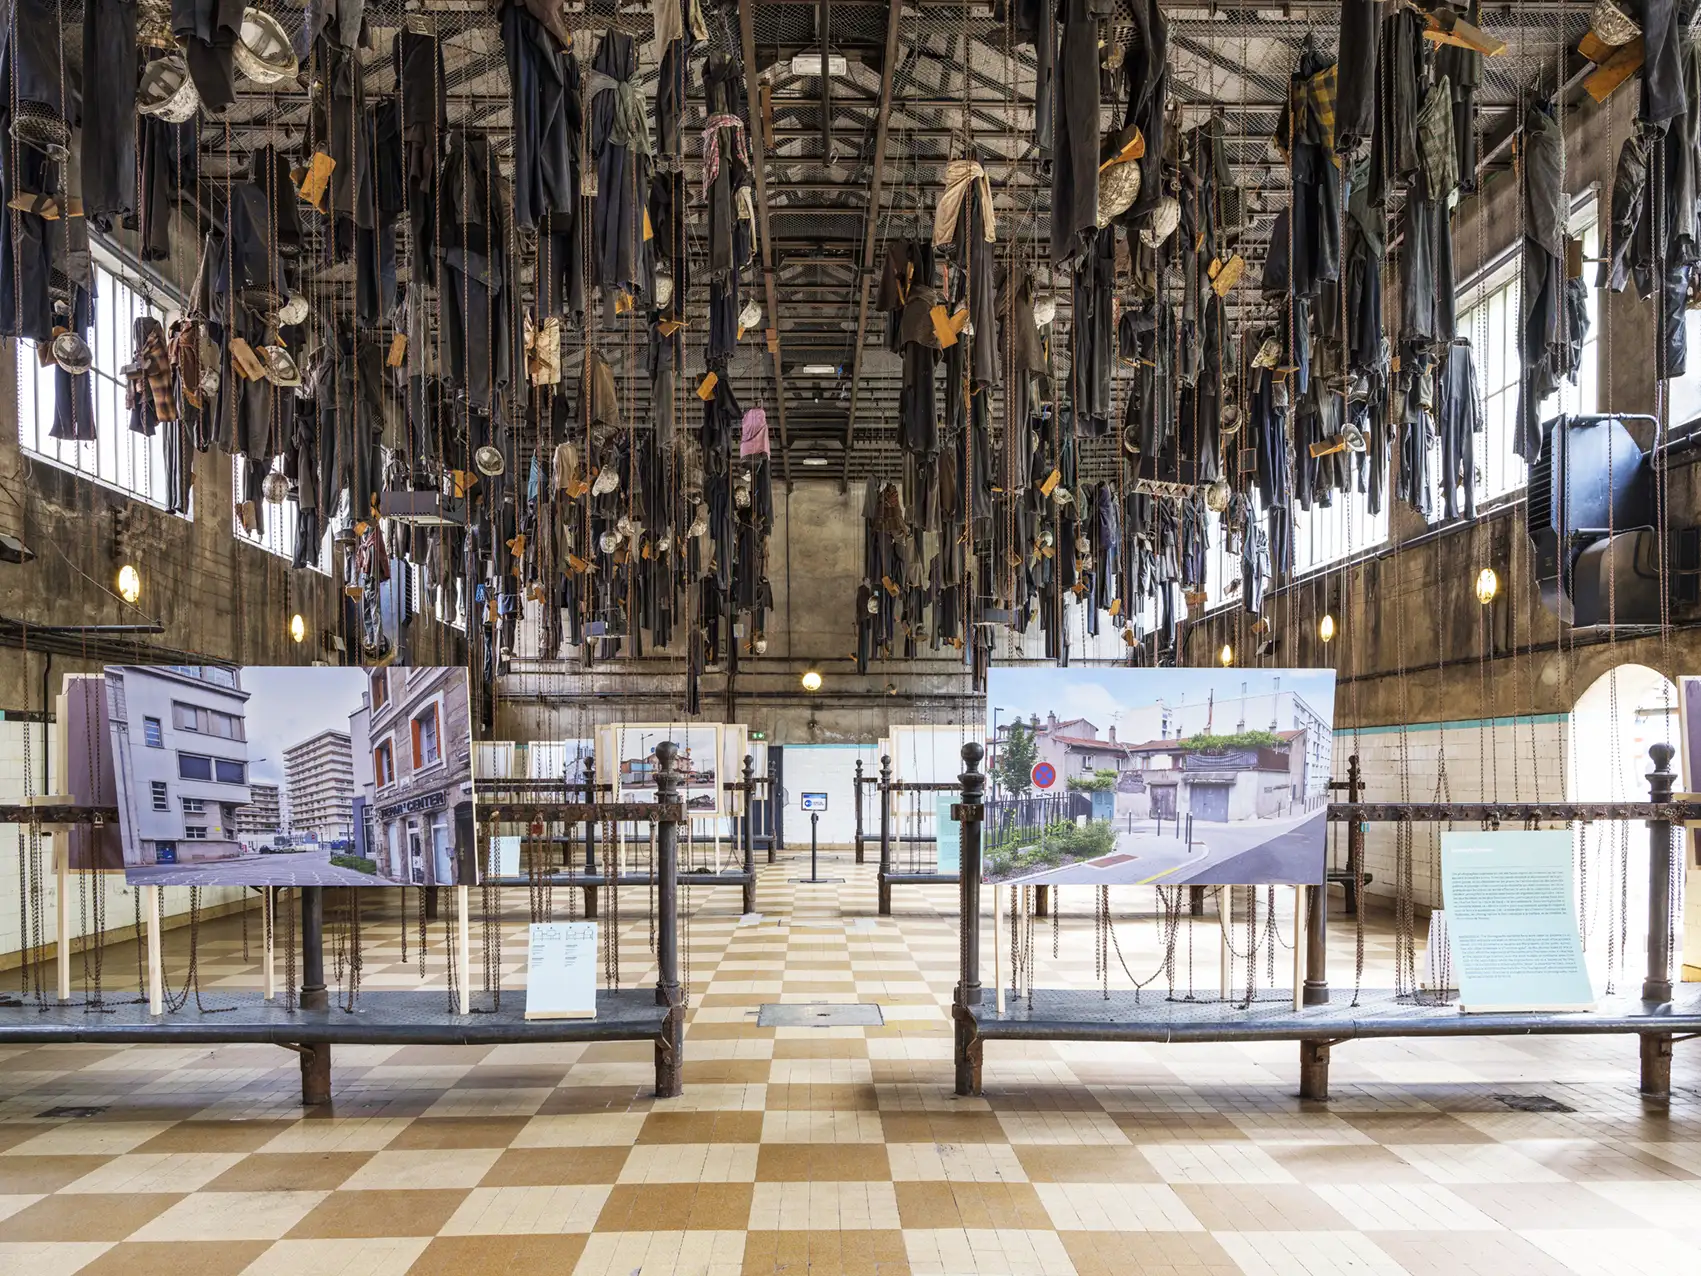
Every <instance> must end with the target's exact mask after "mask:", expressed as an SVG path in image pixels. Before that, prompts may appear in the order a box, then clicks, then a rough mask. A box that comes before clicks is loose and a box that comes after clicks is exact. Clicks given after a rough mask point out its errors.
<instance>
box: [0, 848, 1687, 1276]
mask: <svg viewBox="0 0 1701 1276" xmlns="http://www.w3.org/2000/svg"><path fill="white" fill-rule="evenodd" d="M829 863H830V865H831V871H832V874H833V875H835V876H843V877H846V878H848V879H849V881H848V882H847V883H846V884H845V885H844V886H834V887H809V886H805V885H794V884H792V883H790V882H788V881H787V878H788V877H792V876H797V875H798V866H797V865H796V864H795V863H785V862H782V863H780V864H777V865H773V866H771V867H766V868H764V870H763V873H762V880H761V884H760V889H759V904H760V907H761V909H762V914H761V916H760V917H759V918H741V917H739V916H738V915H737V913H736V909H737V905H738V897H737V893H736V891H735V890H733V889H718V890H713V891H711V890H707V889H703V888H698V889H695V890H693V891H691V892H690V893H689V904H690V907H691V919H690V926H689V933H688V935H687V937H686V945H685V948H686V956H687V958H688V967H689V969H688V977H689V982H690V992H691V1005H692V1012H691V1022H690V1028H689V1034H688V1039H687V1057H688V1061H687V1063H686V1091H685V1095H684V1097H683V1098H680V1099H677V1100H667V1101H658V1100H656V1099H654V1098H652V1097H651V1096H650V1094H649V1092H648V1090H649V1086H650V1084H651V1082H652V1064H651V1055H650V1047H649V1046H648V1045H645V1044H624V1043H611V1044H595V1045H555V1044H514V1045H502V1046H492V1047H467V1048H460V1047H440V1046H366V1047H347V1048H342V1047H339V1048H338V1049H337V1050H336V1052H335V1056H334V1085H335V1103H334V1105H333V1106H332V1107H331V1108H329V1109H327V1110H323V1111H306V1112H304V1111H303V1110H302V1109H301V1108H300V1107H299V1105H298V1104H299V1088H298V1070H297V1068H296V1065H295V1059H294V1056H292V1055H290V1054H288V1053H286V1052H284V1051H282V1050H278V1049H276V1048H273V1047H267V1046H249V1045H236V1046H219V1047H182V1046H172V1047H141V1046H137V1047H112V1046H97V1045H90V1046H51V1047H49V1046H43V1047H33V1048H25V1047H16V1048H7V1049H0V1272H4V1273H11V1272H17V1273H29V1274H31V1276H37V1274H39V1276H62V1274H69V1273H72V1272H78V1273H84V1274H86V1276H119V1274H121V1273H122V1274H127V1276H133V1274H137V1273H155V1272H158V1273H169V1276H235V1274H237V1273H247V1274H248V1276H270V1274H273V1273H276V1274H278V1276H333V1274H334V1276H402V1274H403V1273H409V1274H411V1276H476V1274H478V1273H486V1272H489V1273H501V1274H502V1276H517V1274H519V1273H528V1272H534V1271H535V1272H551V1273H563V1274H565V1273H576V1274H579V1276H631V1274H632V1273H645V1274H649V1273H658V1274H659V1273H670V1274H671V1273H714V1274H716V1276H719V1274H722V1273H725V1274H727V1276H731V1274H733V1273H787V1274H788V1276H826V1274H829V1273H866V1274H869V1276H899V1274H900V1273H913V1274H915V1276H922V1274H924V1273H925V1274H938V1276H956V1274H967V1273H1038V1274H1043V1276H1068V1274H1069V1273H1077V1274H1079V1276H1124V1274H1125V1273H1131V1272H1133V1273H1154V1274H1157V1273H1161V1274H1162V1276H1214V1274H1216V1273H1222V1274H1224V1276H1227V1274H1229V1273H1246V1274H1249V1276H1251V1274H1257V1276H1265V1274H1269V1276H1276V1274H1281V1276H1289V1274H1293V1276H1300V1274H1303V1276H1332V1274H1334V1273H1354V1274H1365V1276H1369V1274H1380V1273H1410V1274H1412V1276H1455V1274H1467V1276H1474V1274H1482V1276H1561V1274H1564V1273H1578V1274H1587V1276H1595V1274H1596V1273H1643V1272H1647V1273H1655V1272H1657V1273H1660V1274H1661V1276H1669V1273H1673V1272H1685V1271H1688V1272H1694V1271H1701V1151H1697V1149H1698V1148H1701V1046H1685V1045H1679V1046H1678V1047H1677V1068H1676V1086H1677V1091H1678V1092H1677V1094H1676V1096H1675V1098H1674V1102H1673V1105H1672V1108H1671V1111H1670V1113H1669V1115H1668V1114H1662V1113H1657V1112H1653V1111H1650V1110H1645V1109H1644V1108H1643V1106H1642V1104H1641V1102H1640V1100H1639V1099H1638V1097H1637V1095H1636V1091H1635V1078H1636V1047H1635V1043H1634V1041H1633V1040H1631V1039H1628V1038H1625V1039H1615V1038H1598V1039H1596V1038H1586V1037H1575V1038H1546V1039H1539V1038H1538V1039H1524V1040H1516V1039H1471V1040H1454V1041H1447V1040H1414V1041H1375V1042H1363V1043H1349V1044H1347V1045H1344V1046H1342V1047H1340V1048H1338V1049H1337V1051H1336V1053H1335V1062H1334V1075H1333V1083H1334V1097H1333V1099H1332V1100H1331V1101H1330V1102H1329V1103H1327V1104H1321V1103H1303V1102H1301V1101H1299V1100H1298V1099H1296V1098H1295V1097H1294V1090H1295V1081H1296V1073H1297V1050H1296V1048H1295V1047H1294V1046H1293V1045H1292V1044H1291V1043H1274V1044H1271V1043H1248V1044H1244V1045H1234V1044H1224V1045H1188V1046H1167V1047H1166V1046H1141V1045H1120V1046H1106V1045H1094V1044H1087V1043H1069V1042H1060V1043H1034V1044H1017V1043H1007V1042H992V1043H989V1044H988V1046H987V1048H986V1084H987V1094H986V1097H984V1098H979V1099H956V1098H954V1097H952V1095H951V1089H950V1087H951V1063H950V1057H951V1050H950V1047H951V1042H950V1028H949V1019H948V1017H947V1007H948V1005H949V1000H950V991H951V985H952V982H953V980H954V979H955V977H956V961H957V934H956V924H955V892H954V890H953V889H951V888H939V887H929V888H919V889H918V888H907V889H903V890H900V891H899V892H898V895H897V913H898V916H897V917H894V918H892V919H884V918H877V917H875V916H874V882H873V876H872V867H871V866H867V867H862V868H858V867H856V866H854V865H852V864H850V863H849V862H848V857H839V858H837V859H833V860H830V861H829ZM554 903H555V907H556V910H557V913H558V914H564V913H565V911H566V908H567V897H566V893H565V892H564V891H558V892H556V895H555V900H554ZM1064 904H1065V906H1066V909H1067V910H1069V911H1067V912H1066V915H1065V917H1064V918H1063V921H1062V923H1061V926H1060V932H1059V935H1058V940H1057V951H1058V954H1059V955H1058V957H1056V958H1053V957H1051V955H1050V954H1051V951H1052V937H1051V935H1050V934H1049V933H1048V932H1049V930H1050V926H1049V924H1048V923H1043V922H1042V923H1037V924H1036V931H1035V939H1034V952H1035V954H1036V959H1037V963H1038V969H1039V972H1040V973H1039V981H1040V982H1041V983H1042V984H1045V985H1053V986H1056V985H1065V986H1067V985H1077V986H1088V987H1090V986H1093V984H1094V982H1095V979H1094V971H1093V961H1092V951H1093V944H1092V938H1093V937H1092V925H1091V918H1090V912H1089V909H1090V902H1089V900H1088V899H1086V898H1085V897H1084V895H1083V897H1082V898H1081V899H1079V900H1071V899H1070V898H1069V896H1068V894H1067V893H1065V897H1064ZM506 906H507V908H508V910H509V911H508V914H507V920H506V936H505V944H504V950H503V961H502V963H501V965H502V970H503V983H504V986H505V988H506V989H507V992H506V993H505V994H504V995H506V996H511V997H518V996H520V995H522V993H521V992H520V991H519V984H520V976H521V961H522V958H523V946H522V943H521V936H522V931H521V927H522V926H523V924H524V922H525V920H526V916H525V907H526V905H525V899H524V893H523V892H518V891H516V892H511V893H510V896H509V898H508V899H507V901H506ZM476 907H477V905H476V902H475V909H476ZM1076 908H1078V909H1079V912H1075V911H1074V910H1075V909H1076ZM621 920H622V962H621V965H622V979H623V982H625V983H627V984H642V983H644V982H646V981H647V980H650V979H653V977H654V972H653V963H652V959H651V955H650V951H649V931H648V923H647V919H646V916H645V912H644V900H643V899H642V897H641V895H640V894H639V893H638V892H636V891H632V892H628V893H626V894H625V895H624V897H623V902H622V919H621ZM412 926H413V922H412V919H411V918H410V919H409V921H408V927H409V930H410V935H409V941H408V942H409V950H408V952H407V955H406V958H405V960H404V956H403V947H402V934H401V918H400V917H399V915H397V914H395V913H393V912H392V913H390V914H388V915H378V916H373V915H371V913H370V909H369V915H368V916H367V918H366V919H365V927H364V945H363V948H364V970H363V984H364V987H366V988H369V989H370V988H393V987H415V986H418V983H419V979H420V975H419V967H418V964H417V963H418V955H417V951H416V945H415V944H414V942H413V939H412V935H411V931H412ZM1336 927H1337V929H1336V962H1335V964H1334V967H1333V968H1332V970H1331V978H1332V980H1333V982H1334V984H1335V987H1336V989H1337V995H1344V990H1346V989H1349V988H1350V987H1351V984H1352V978H1353V970H1352V945H1351V943H1350V942H1349V941H1348V939H1347V937H1348V936H1350V934H1351V932H1350V929H1348V928H1346V927H1345V926H1343V925H1342V924H1341V923H1339V922H1337V923H1336ZM474 930H475V934H474V939H475V956H474V973H475V978H478V970H479V963H478V956H477V951H476V944H477V940H478V923H477V921H476V919H475V922H474ZM1154 930H1155V928H1154V927H1153V926H1151V925H1133V924H1130V925H1128V926H1126V927H1125V928H1124V929H1123V932H1122V938H1123V945H1124V955H1125V956H1126V957H1127V958H1128V961H1129V964H1130V967H1131V968H1132V969H1134V970H1135V972H1136V973H1137V974H1142V976H1143V974H1144V973H1146V972H1149V971H1150V970H1151V969H1152V968H1153V966H1154V964H1155V962H1156V960H1157V954H1156V949H1155V941H1154V937H1153V932H1154ZM250 938H251V941H252V943H251V948H250V953H251V956H255V957H257V955H258V943H259V928H258V924H257V922H255V923H254V924H253V926H252V929H251V933H250ZM442 938H443V931H442V927H441V924H440V923H438V924H435V925H434V926H433V951H432V952H430V953H429V954H428V958H427V965H426V979H427V982H428V983H431V984H433V985H435V986H437V987H442V986H443V967H442V961H441V952H442V947H443V944H442ZM1194 940H1195V942H1194V945H1193V950H1192V970H1193V978H1194V982H1195V986H1196V987H1198V988H1199V989H1201V990H1205V989H1210V990H1214V989H1215V987H1216V983H1217V978H1218V973H1217V967H1216V960H1217V936H1216V931H1215V930H1214V928H1213V924H1212V923H1208V922H1207V923H1204V924H1201V926H1200V927H1199V929H1198V931H1197V934H1196V935H1195V936H1194ZM1366 949H1367V967H1368V972H1369V973H1368V974H1367V984H1373V983H1386V982H1388V980H1389V973H1388V972H1389V971H1390V970H1391V966H1392V957H1393V936H1392V934H1391V933H1390V932H1388V931H1387V930H1385V929H1383V928H1373V929H1372V930H1371V932H1370V934H1369V935H1368V937H1367V945H1366ZM167 951H168V963H169V965H170V969H171V970H172V972H173V978H177V977H180V975H181V972H182V970H183V969H184V966H185V964H186V958H187V952H186V936H185V935H184V934H183V933H182V932H176V933H173V934H172V935H171V936H169V942H168V944H167ZM1289 961H1291V956H1290V955H1289V954H1288V953H1287V952H1286V951H1285V950H1282V949H1278V951H1277V953H1276V958H1275V965H1276V970H1277V972H1278V973H1279V974H1280V973H1284V972H1285V971H1286V970H1287V969H1288V968H1289V967H1288V965H1287V963H1288V962H1289ZM1267 963H1268V958H1267V957H1265V956H1262V955H1261V957H1260V959H1259V960H1258V961H1257V963H1256V965H1257V967H1258V969H1259V971H1260V977H1261V978H1262V977H1263V975H1264V972H1265V971H1266V970H1267V969H1268V964H1267ZM134 964H135V963H134V956H133V953H132V952H130V951H129V949H128V947H127V946H114V947H113V948H111V949H110V951H109V953H108V957H107V963H106V981H107V984H108V986H109V990H110V987H111V986H112V985H113V984H116V983H121V982H122V981H124V980H125V979H127V978H128V979H133V978H134V975H133V971H134ZM333 965H334V963H333ZM988 965H989V966H990V961H989V962H988ZM1239 968H1240V969H1243V968H1244V966H1243V964H1242V965H1241V966H1240V967H1239ZM200 969H201V979H202V987H203V999H204V1001H205V1004H206V1005H207V1006H208V1007H209V1008H212V1007H216V1006H217V1004H218V1000H219V996H220V994H221V992H223V991H225V990H228V989H231V988H240V987H252V986H254V984H255V983H256V981H257V971H256V968H255V965H254V962H253V961H250V960H244V958H243V944H242V938H241V927H240V923H239V922H238V921H237V920H236V919H233V918H225V919H221V920H219V921H218V922H215V923H210V924H208V925H207V926H206V927H205V928H204V931H203V934H202V937H201V944H200ZM1178 969H1179V970H1180V971H1181V975H1180V977H1181V978H1183V979H1185V971H1186V969H1187V965H1186V950H1185V949H1184V950H1183V953H1182V960H1181V962H1179V963H1178ZM74 970H75V971H76V973H77V975H78V977H79V979H80V975H81V968H80V963H74ZM280 971H281V962H280ZM988 973H989V974H990V971H989V972H988ZM109 995H110V992H109ZM775 1001H781V1002H784V1001H796V1002H806V1001H830V1002H848V1001H861V1002H875V1003H878V1004H880V1005H881V1007H882V1008H883V1014H884V1017H885V1025H884V1026H883V1027H877V1028H844V1027H838V1028H758V1027H757V1026H756V1016H757V1012H758V1009H759V1008H760V1006H761V1005H762V1004H764V1003H767V1002H775ZM14 1013H16V1012H14ZM184 1013H194V1011H193V1008H192V1006H191V1008H190V1009H188V1010H186V1011H185V1012H184ZM1507 1094H1517V1095H1535V1094H1540V1095H1544V1096H1546V1097H1547V1098H1549V1099H1552V1100H1554V1101H1555V1106H1556V1107H1557V1108H1559V1109H1560V1110H1555V1111H1540V1112H1527V1111H1516V1110H1513V1109H1512V1108H1510V1107H1509V1106H1508V1105H1507V1104H1505V1103H1504V1102H1503V1101H1502V1100H1501V1099H1500V1098H1498V1097H1497V1096H1501V1095H1507ZM56 1109H73V1110H75V1109H85V1110H87V1114H85V1115H65V1114H63V1113H60V1114H56V1113H55V1110H56Z"/></svg>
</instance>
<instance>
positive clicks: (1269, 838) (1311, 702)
mask: <svg viewBox="0 0 1701 1276" xmlns="http://www.w3.org/2000/svg"><path fill="white" fill-rule="evenodd" d="M988 692H989V694H988V698H987V704H988V708H987V737H988V740H989V741H990V744H989V747H988V752H987V769H988V771H989V773H990V774H989V777H988V784H987V795H988V802H987V814H986V820H985V823H984V825H983V832H982V858H981V869H982V872H981V876H982V880H983V881H986V882H989V883H1000V882H1019V883H1022V884H1024V885H1036V886H1054V885H1058V886H1089V885H1090V886H1129V885H1157V886H1178V885H1188V886H1246V885H1260V886H1261V885H1278V886H1280V885H1300V884H1305V885H1315V884H1319V883H1321V882H1322V881H1323V877H1324V858H1325V844H1326V834H1327V825H1326V823H1325V821H1326V818H1327V806H1328V801H1329V787H1328V786H1329V772H1330V765H1331V761H1332V749H1333V740H1334V716H1335V674H1334V671H1333V670H1331V669H1091V670H1076V669H1040V668H1027V667H1023V668H999V667H996V666H995V667H994V668H993V670H992V673H991V680H990V683H989V686H988Z"/></svg>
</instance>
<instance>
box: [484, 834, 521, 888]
mask: <svg viewBox="0 0 1701 1276" xmlns="http://www.w3.org/2000/svg"><path fill="white" fill-rule="evenodd" d="M484 871H485V872H486V873H488V874H489V875H490V876H492V877H518V876H519V875H520V839H519V836H518V835H517V834H507V833H503V834H492V836H491V838H490V858H489V859H488V860H486V861H485V866H484Z"/></svg>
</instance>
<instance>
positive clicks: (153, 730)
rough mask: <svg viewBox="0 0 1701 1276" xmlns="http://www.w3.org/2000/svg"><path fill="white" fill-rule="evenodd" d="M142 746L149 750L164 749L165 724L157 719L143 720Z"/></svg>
mask: <svg viewBox="0 0 1701 1276" xmlns="http://www.w3.org/2000/svg"><path fill="white" fill-rule="evenodd" d="M142 744H143V745H144V746H145V747H147V748H150V749H163V748H165V723H163V722H161V721H160V720H159V719H158V718H146V717H145V718H143V719H142Z"/></svg>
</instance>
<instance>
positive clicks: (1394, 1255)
mask: <svg viewBox="0 0 1701 1276" xmlns="http://www.w3.org/2000/svg"><path fill="white" fill-rule="evenodd" d="M1376 1247H1377V1248H1378V1249H1380V1250H1381V1251H1382V1252H1383V1253H1385V1254H1387V1255H1388V1257H1389V1258H1391V1259H1393V1260H1394V1261H1395V1262H1396V1263H1398V1264H1399V1265H1400V1267H1401V1268H1402V1269H1403V1270H1405V1271H1406V1272H1408V1273H1410V1276H1573V1272H1572V1269H1571V1268H1569V1267H1567V1266H1566V1265H1565V1264H1564V1263H1562V1262H1560V1261H1559V1260H1558V1259H1556V1258H1551V1257H1549V1256H1548V1255H1547V1254H1544V1253H1543V1252H1542V1251H1541V1250H1539V1249H1537V1248H1536V1247H1535V1246H1534V1245H1532V1244H1531V1243H1530V1242H1529V1241H1527V1240H1525V1239H1524V1238H1523V1237H1522V1236H1517V1235H1514V1234H1513V1233H1511V1232H1378V1233H1377V1234H1376Z"/></svg>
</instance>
